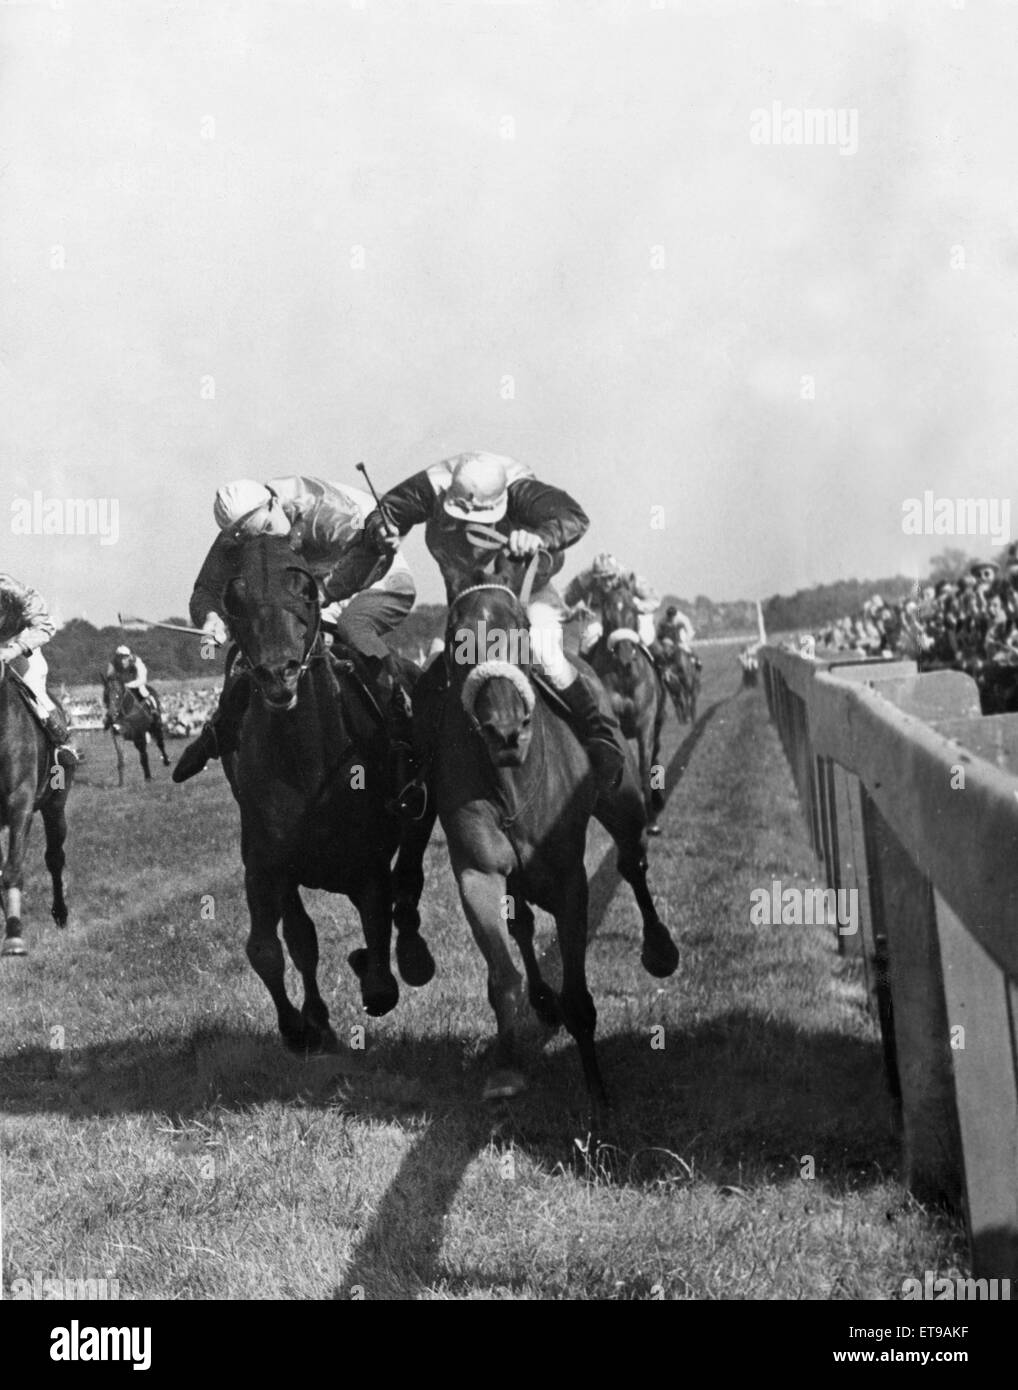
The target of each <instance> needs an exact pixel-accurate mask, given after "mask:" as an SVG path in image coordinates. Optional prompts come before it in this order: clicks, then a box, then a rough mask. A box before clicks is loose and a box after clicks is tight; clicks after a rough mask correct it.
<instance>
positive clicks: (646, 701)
mask: <svg viewBox="0 0 1018 1390" xmlns="http://www.w3.org/2000/svg"><path fill="white" fill-rule="evenodd" d="M638 622H639V613H638V611H637V608H636V604H635V602H634V601H633V597H632V595H631V594H630V592H629V590H628V589H627V588H625V586H624V585H619V586H618V587H617V588H615V589H612V590H611V591H610V592H609V593H608V594H606V595H605V596H604V598H603V599H602V602H601V625H602V632H601V636H600V637H599V638H598V640H597V642H596V643H595V645H594V647H593V648H592V650H591V652H590V654H589V656H588V658H587V660H588V661H589V662H590V664H591V666H592V667H593V668H594V670H595V671H596V672H597V674H598V675H599V676H600V678H601V683H602V685H603V686H604V688H605V690H607V692H608V694H609V696H610V697H611V705H612V710H613V711H614V714H615V718H616V719H617V720H618V721H619V726H620V728H621V729H622V733H623V735H624V736H625V737H626V738H631V739H635V740H636V750H637V757H638V760H639V765H640V786H641V787H642V789H643V801H644V805H645V807H646V810H647V821H648V825H647V833H648V835H660V834H661V827H660V826H659V825H658V823H657V818H658V816H659V815H660V813H661V809H662V807H663V806H664V796H663V794H662V791H661V788H660V787H659V786H658V785H657V781H658V780H659V779H658V777H657V776H655V770H656V769H659V768H660V762H659V758H660V752H661V726H662V724H663V723H664V718H665V689H664V685H663V683H662V680H661V677H660V676H659V675H658V671H657V667H656V666H655V665H654V661H653V658H652V657H651V656H650V653H649V652H648V651H647V649H646V648H645V647H644V645H643V643H642V641H641V640H640V636H639V633H638V632H637V624H638Z"/></svg>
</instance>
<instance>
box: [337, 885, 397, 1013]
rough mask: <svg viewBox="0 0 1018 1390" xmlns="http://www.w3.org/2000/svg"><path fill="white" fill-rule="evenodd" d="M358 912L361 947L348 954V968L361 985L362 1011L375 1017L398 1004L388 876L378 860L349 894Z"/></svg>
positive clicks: (390, 892) (390, 890) (390, 888)
mask: <svg viewBox="0 0 1018 1390" xmlns="http://www.w3.org/2000/svg"><path fill="white" fill-rule="evenodd" d="M349 896H350V899H351V900H352V902H353V904H354V906H355V907H356V909H357V911H358V912H359V913H360V919H361V926H362V928H363V930H364V941H365V943H366V945H365V946H362V947H359V948H358V949H357V950H356V951H351V952H350V956H349V961H350V967H351V969H352V970H353V972H354V974H355V975H356V976H357V978H358V979H359V980H360V982H361V999H362V1001H363V1003H364V1009H365V1011H366V1012H367V1013H369V1014H371V1016H372V1017H373V1018H379V1017H380V1016H381V1015H382V1014H387V1013H388V1012H389V1011H390V1009H394V1008H395V1007H396V1005H397V1003H398V1002H399V985H398V984H397V983H396V977H395V975H394V974H393V973H392V968H391V966H390V964H389V947H390V944H391V941H392V874H391V873H390V870H389V865H388V864H387V863H385V862H384V861H381V862H380V863H379V864H378V865H376V866H375V871H374V873H373V874H371V875H370V876H369V877H367V878H366V879H365V880H364V881H363V883H361V884H360V885H359V887H358V888H357V889H356V890H355V891H354V892H351V893H350V894H349Z"/></svg>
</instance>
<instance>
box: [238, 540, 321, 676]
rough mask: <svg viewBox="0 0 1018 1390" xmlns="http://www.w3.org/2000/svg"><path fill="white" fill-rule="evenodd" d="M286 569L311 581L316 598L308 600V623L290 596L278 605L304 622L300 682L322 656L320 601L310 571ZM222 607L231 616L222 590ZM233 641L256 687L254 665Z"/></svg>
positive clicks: (290, 566) (241, 648)
mask: <svg viewBox="0 0 1018 1390" xmlns="http://www.w3.org/2000/svg"><path fill="white" fill-rule="evenodd" d="M286 569H287V570H288V571H290V572H292V573H293V574H301V575H306V576H307V578H309V579H310V580H311V581H312V583H313V584H314V585H315V595H316V596H315V598H314V599H313V600H309V603H310V607H311V620H310V622H308V621H307V620H306V615H305V613H304V612H302V611H300V610H299V609H298V607H297V605H296V603H294V602H292V601H288V599H290V598H291V596H289V595H288V596H287V598H286V599H284V600H283V601H282V602H281V603H280V604H279V605H278V606H279V607H280V608H282V609H284V610H285V611H286V612H287V613H291V614H292V615H293V616H294V617H295V618H297V619H298V621H301V622H304V623H305V627H306V631H305V635H304V649H303V652H302V653H301V659H300V664H299V666H298V667H297V680H298V681H300V680H301V679H302V678H303V676H304V675H305V674H306V672H307V669H308V667H309V666H310V665H311V662H312V661H313V660H314V659H315V658H316V657H317V656H320V655H321V654H322V653H321V648H320V641H319V639H320V638H321V634H322V605H321V601H320V599H319V598H318V596H317V590H318V581H317V580H316V579H315V577H314V575H313V574H312V573H311V571H310V570H308V569H304V568H302V567H301V566H300V565H287V566H286ZM223 607H224V608H225V609H226V614H227V617H229V616H231V614H230V605H229V603H228V602H227V599H226V593H225V590H224V594H223ZM234 641H235V642H236V645H237V649H238V650H239V652H240V654H241V656H243V658H244V660H245V661H246V662H247V664H248V667H249V668H250V670H251V676H252V679H253V680H254V682H255V684H256V685H257V684H258V678H257V677H256V676H255V674H254V665H253V663H252V662H251V659H250V657H249V656H248V654H247V652H245V650H244V644H243V643H242V642H241V641H240V639H239V638H238V637H236V636H234Z"/></svg>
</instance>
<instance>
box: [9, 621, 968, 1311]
mask: <svg viewBox="0 0 1018 1390" xmlns="http://www.w3.org/2000/svg"><path fill="white" fill-rule="evenodd" d="M703 655H704V660H705V670H704V685H703V690H702V695H701V709H702V711H703V713H702V714H701V717H700V719H699V721H698V724H697V726H696V727H695V729H694V730H692V731H690V730H688V729H686V728H680V727H679V726H678V725H677V724H676V723H675V721H674V716H673V715H672V714H671V713H670V714H669V717H668V720H667V723H666V726H665V758H666V761H667V762H668V765H669V778H668V785H669V788H670V795H669V800H668V805H667V808H666V811H665V814H664V817H663V819H662V825H663V827H664V834H663V836H662V837H661V838H660V839H659V840H657V841H655V842H653V843H652V845H651V870H652V872H651V885H652V888H653V889H654V891H655V893H656V894H657V896H658V900H659V903H660V904H662V915H663V916H664V917H665V919H666V921H667V922H668V924H669V926H670V927H671V928H672V929H673V932H674V933H675V934H676V937H677V940H678V943H679V946H680V951H681V963H680V966H679V970H678V972H677V974H676V975H675V976H674V977H672V979H670V980H667V981H659V980H653V979H651V978H650V977H649V976H648V975H646V974H645V973H644V972H643V970H642V969H641V967H640V965H639V941H640V934H639V916H638V913H637V911H636V908H635V905H634V904H633V903H632V901H631V899H630V897H629V893H628V890H627V889H626V888H625V885H624V884H620V883H619V881H618V879H617V877H616V875H615V873H614V869H613V867H612V860H613V855H612V852H611V849H610V846H609V843H608V841H607V837H606V836H605V835H604V834H603V832H601V831H600V828H599V827H595V829H594V830H593V831H592V833H591V838H590V846H589V858H588V867H589V870H590V872H591V875H592V882H593V892H592V925H593V927H594V928H595V930H596V935H595V937H594V940H593V942H592V944H591V948H590V954H589V961H590V980H591V991H592V993H593V996H594V999H595V1001H596V1003H597V1006H598V1010H599V1024H598V1037H599V1042H600V1055H601V1059H602V1066H603V1069H604V1073H605V1078H606V1081H607V1084H608V1086H609V1089H610V1091H611V1092H612V1095H613V1097H614V1100H615V1113H614V1117H613V1119H612V1122H611V1126H610V1129H609V1130H608V1131H606V1132H605V1133H603V1134H602V1135H601V1136H600V1142H599V1143H595V1144H590V1143H589V1142H588V1140H587V1136H586V1134H585V1131H584V1120H585V1093H584V1088H583V1085H582V1078H581V1074H580V1069H579V1063H578V1060H577V1058H576V1055H575V1049H574V1047H573V1045H572V1043H571V1041H570V1039H569V1038H568V1037H567V1036H565V1035H564V1034H560V1035H557V1036H556V1037H554V1038H553V1039H551V1040H548V1039H547V1038H546V1037H544V1036H543V1035H539V1034H537V1033H536V1032H535V1035H534V1039H533V1047H532V1052H533V1056H532V1067H531V1083H532V1084H531V1089H530V1091H529V1092H528V1093H527V1094H526V1095H525V1096H523V1097H521V1098H520V1099H519V1100H517V1101H514V1102H512V1103H511V1104H505V1103H503V1104H501V1105H499V1106H498V1107H496V1108H490V1107H485V1106H483V1105H482V1104H481V1103H480V1101H479V1099H478V1096H479V1092H480V1084H481V1076H482V1069H481V1054H482V1050H483V1048H484V1046H485V1045H486V1043H487V1042H488V1041H489V1040H490V1038H491V1037H492V1035H493V1031H494V1021H493V1016H492V1014H491V1011H490V1009H489V1007H488V1005H487V1002H486V999H485V980H484V972H483V969H482V965H481V958H480V954H479V952H478V951H477V949H476V947H475V946H474V943H473V941H472V939H471V937H470V934H469V931H468V929H467V927H466V924H465V921H464V919H463V917H462V914H461V911H460V908H459V904H458V900H457V897H456V893H455V889H454V885H453V881H452V876H451V873H450V871H449V868H448V865H447V862H446V857H445V848H444V843H443V841H442V838H441V835H440V834H439V833H436V837H435V841H434V842H433V847H432V850H431V852H430V857H429V864H428V882H427V887H426V889H425V896H424V901H423V912H424V931H425V935H426V937H427V939H428V941H429V943H430V944H431V946H432V949H433V951H434V953H435V956H436V960H437V962H438V974H437V976H436V979H435V980H434V981H433V982H432V983H431V984H430V985H429V986H428V987H426V988H425V989H423V990H420V991H414V990H411V989H408V988H406V987H405V986H404V987H403V993H402V997H401V1001H400V1004H399V1006H398V1008H397V1009H396V1010H395V1011H394V1012H393V1013H392V1014H390V1015H388V1016H387V1017H385V1018H383V1019H377V1020H374V1019H367V1018H366V1017H364V1016H363V1015H362V1014H361V1013H360V1010H359V993H358V989H357V985H356V981H355V980H354V977H353V975H352V973H351V972H350V970H349V969H348V967H347V965H346V955H347V953H348V952H349V951H350V950H351V949H352V948H353V947H354V946H355V945H357V944H359V943H360V933H359V926H358V924H357V922H356V919H355V915H354V913H353V911H352V909H350V908H349V907H348V905H347V904H346V903H345V901H340V900H338V899H330V898H328V897H327V896H326V895H323V894H316V893H308V894H306V895H305V896H306V901H307V903H308V906H309V910H310V911H311V913H312V916H313V917H314V918H315V920H316V922H317V923H318V926H319V935H320V939H321V943H322V957H323V970H322V975H323V979H324V980H325V981H326V983H327V985H329V988H327V989H326V990H325V991H324V992H325V994H326V998H327V1000H328V1002H329V1006H330V1009H331V1010H332V1015H333V1023H334V1025H335V1027H336V1031H337V1033H338V1034H339V1036H340V1038H341V1040H350V1039H351V1037H354V1038H356V1034H352V1033H351V1029H355V1028H358V1027H360V1026H362V1025H363V1026H364V1027H365V1030H366V1031H365V1042H366V1048H365V1049H364V1050H363V1051H361V1050H351V1051H349V1052H347V1053H345V1054H344V1055H343V1056H341V1057H339V1058H327V1059H321V1060H313V1061H309V1062H302V1061H299V1060H297V1059H294V1058H292V1057H290V1056H289V1055H288V1054H287V1053H285V1052H284V1051H283V1049H282V1047H281V1045H280V1043H279V1042H278V1041H277V1036H276V1032H275V1016H274V1012H273V1010H272V1007H271V1004H270V1001H269V998H268V995H267V993H266V992H265V990H264V988H263V986H262V985H261V983H260V982H259V981H258V980H257V979H256V977H255V975H254V973H253V972H252V971H251V969H250V967H249V966H248V963H247V960H246V957H245V955H244V950H243V945H244V939H245V937H246V933H247V911H246V907H245V904H244V900H243V891H242V876H241V872H240V858H239V851H238V848H237V827H238V815H237V812H236V808H235V806H234V804H233V801H232V799H231V798H230V795H229V792H228V789H227V787H226V784H225V781H224V779H223V778H222V775H221V773H220V771H219V769H218V767H217V766H215V765H213V766H212V768H211V769H210V771H209V772H208V773H206V774H204V775H203V776H202V777H200V778H197V779H195V780H194V781H192V782H191V783H189V784H187V785H186V786H184V787H175V786H173V785H172V784H171V783H170V781H169V776H168V773H167V772H165V771H164V770H163V769H162V768H156V769H155V780H154V782H153V784H152V785H151V786H149V787H147V788H146V787H145V786H143V785H142V783H141V775H140V772H139V770H138V768H137V762H136V759H134V757H133V753H132V751H131V750H128V786H127V788H126V789H125V790H124V791H123V792H119V791H118V790H117V788H116V772H115V764H114V759H113V754H112V749H111V747H110V744H109V740H108V739H103V738H100V737H99V736H95V737H94V738H93V739H92V740H91V741H90V747H89V761H88V762H87V763H86V764H85V765H84V766H83V767H82V768H81V769H80V776H79V785H78V786H77V787H76V788H75V790H74V791H73V793H72V797H71V802H70V820H71V830H70V836H69V841H68V850H69V865H70V879H69V882H70V890H69V901H70V905H71V914H72V925H71V927H70V928H69V929H68V930H67V931H66V932H64V933H59V932H57V931H56V930H55V929H54V928H52V927H50V926H48V925H46V926H44V923H45V921H46V903H47V901H48V899H47V897H46V893H45V888H46V883H45V873H44V870H43V865H42V852H41V834H40V831H41V827H40V826H38V825H37V826H36V827H35V829H34V831H33V851H32V854H31V856H30V871H29V878H28V881H27V883H26V897H25V901H26V922H27V923H28V926H29V932H30V945H31V952H32V953H31V955H30V956H29V957H28V958H27V959H26V960H6V961H3V962H2V964H0V1007H2V1010H3V1017H4V1020H5V1028H4V1033H3V1042H2V1044H0V1065H2V1071H0V1105H2V1110H3V1117H4V1118H3V1175H2V1176H3V1197H4V1269H3V1282H4V1285H5V1286H8V1287H9V1285H10V1284H11V1282H12V1281H13V1280H14V1279H17V1278H26V1277H27V1278H32V1277H33V1276H34V1275H35V1274H36V1273H37V1272H38V1273H41V1274H42V1276H43V1277H45V1278H55V1277H65V1278H72V1279H85V1278H93V1279H98V1278H103V1277H106V1278H115V1279H116V1280H117V1281H118V1284H119V1295H120V1297H121V1298H140V1297H155V1298H200V1299H206V1298H241V1297H253V1298H332V1297H341V1298H358V1297H365V1298H372V1299H373V1298H455V1299H467V1298H469V1299H473V1298H482V1299H484V1298H497V1299H506V1298H541V1299H554V1298H596V1299H600V1298H609V1299H611V1298H622V1299H630V1298H637V1299H642V1298H655V1297H663V1298H667V1299H676V1298H712V1299H730V1298H845V1297H860V1298H890V1297H894V1296H895V1295H896V1294H897V1292H898V1291H899V1290H900V1287H901V1281H902V1279H903V1278H905V1277H916V1276H919V1277H921V1276H922V1273H923V1271H925V1270H938V1271H939V1272H940V1273H941V1274H950V1273H952V1272H954V1271H959V1272H966V1271H965V1267H964V1265H963V1263H962V1261H963V1260H964V1258H965V1257H964V1254H963V1253H962V1252H963V1239H962V1232H961V1229H960V1227H959V1226H958V1225H956V1224H955V1223H953V1222H951V1221H948V1220H947V1219H946V1218H943V1217H941V1216H940V1215H938V1214H937V1213H934V1212H928V1211H925V1210H924V1209H923V1208H921V1207H920V1206H919V1205H918V1204H917V1203H916V1202H915V1201H914V1200H913V1199H912V1198H910V1197H909V1196H908V1195H907V1193H906V1192H905V1190H904V1188H903V1187H902V1186H901V1184H900V1182H899V1181H898V1177H897V1169H898V1159H897V1153H898V1150H897V1142H896V1138H895V1135H894V1131H893V1123H892V1114H891V1109H890V1104H889V1102H888V1100H887V1097H886V1091H885V1087H884V1083H883V1076H882V1059H881V1052H880V1045H879V1039H878V1035H877V1032H876V1030H875V1027H874V1025H873V1024H872V1022H871V1021H870V1019H869V1017H868V1016H867V1014H866V1013H865V1010H864V994H863V989H862V986H861V983H860V980H859V978H858V976H857V974H856V967H855V966H854V965H853V964H852V963H851V962H849V961H846V960H844V959H842V958H840V957H839V956H838V955H837V951H836V945H835V941H834V939H833V936H832V935H831V934H830V933H829V932H828V931H827V930H826V929H823V928H820V927H754V926H751V925H750V924H749V907H750V892H751V890H752V889H753V888H754V887H759V886H761V885H764V886H766V885H769V883H770V881H771V879H772V878H773V877H780V878H781V879H782V880H783V882H784V883H785V884H786V885H797V884H798V885H803V886H804V885H806V884H807V883H809V882H810V881H812V879H813V875H814V872H815V866H814V863H813V860H812V856H811V853H810V851H809V848H808V845H807V842H806V838H805V832H804V830H803V828H802V825H801V819H800V812H799V808H798V805H797V803H796V801H795V797H794V792H793V789H792V784H791V780H790V778H789V775H788V771H787V768H786V765H785V762H784V760H783V757H782V755H781V752H780V748H779V744H778V741H777V737H776V735H775V733H774V731H773V729H772V728H771V726H770V725H769V723H768V721H767V714H766V708H765V705H764V700H763V695H762V692H760V691H759V690H747V691H743V690H741V689H740V685H739V678H740V672H739V667H738V662H737V659H736V655H735V653H734V652H733V651H732V650H730V649H727V648H725V647H715V648H712V649H707V650H705V651H704V653H703ZM179 749H180V745H179V744H174V745H171V752H172V753H173V754H174V755H177V754H179ZM203 911H204V914H205V915H204V918H203ZM210 912H214V916H209V914H210ZM538 921H539V933H540V934H541V935H540V941H541V942H542V943H544V944H546V943H547V942H548V940H549V923H548V921H547V919H546V918H544V917H543V916H541V915H540V914H539V918H538ZM660 1029H663V1032H660V1031H658V1032H655V1030H660ZM54 1030H56V1031H54ZM61 1030H62V1031H61ZM662 1043H663V1046H661V1045H660V1044H662ZM655 1044H658V1045H655ZM809 1157H811V1158H812V1160H813V1163H812V1169H813V1172H814V1176H812V1177H810V1176H803V1174H804V1173H808V1172H809V1170H810V1167H811V1165H810V1164H809V1163H808V1162H807V1161H806V1160H807V1158H809Z"/></svg>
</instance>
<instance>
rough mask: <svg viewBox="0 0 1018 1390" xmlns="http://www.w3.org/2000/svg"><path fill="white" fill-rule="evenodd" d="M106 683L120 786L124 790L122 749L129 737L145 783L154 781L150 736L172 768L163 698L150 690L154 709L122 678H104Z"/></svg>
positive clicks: (167, 764)
mask: <svg viewBox="0 0 1018 1390" xmlns="http://www.w3.org/2000/svg"><path fill="white" fill-rule="evenodd" d="M102 683H103V704H104V706H105V707H106V718H107V720H108V722H109V729H110V733H111V734H112V735H113V747H114V748H115V749H116V753H117V781H118V784H119V785H120V786H121V787H122V786H123V785H124V751H123V749H122V748H121V746H120V740H121V737H123V738H126V739H127V741H128V743H133V744H134V746H135V748H137V750H138V757H139V758H140V759H141V770H142V772H143V773H144V775H145V781H146V782H150V781H151V780H152V770H151V768H150V767H149V763H148V736H149V734H151V735H152V737H153V739H155V744H156V747H157V748H158V749H159V754H160V757H161V758H162V760H163V767H169V765H170V760H169V757H168V756H167V753H166V744H165V742H164V735H163V716H162V709H161V708H160V705H159V697H158V696H157V695H156V693H155V691H154V690H151V691H150V694H151V697H152V702H153V705H154V706H155V708H154V709H153V708H152V707H150V706H149V705H148V704H147V703H146V702H145V701H144V700H143V699H142V698H141V697H140V696H139V695H138V693H137V691H134V690H131V689H129V688H128V687H127V686H126V685H125V684H124V682H123V681H122V680H121V679H120V678H119V677H118V676H109V675H104V676H103V678H102Z"/></svg>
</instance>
